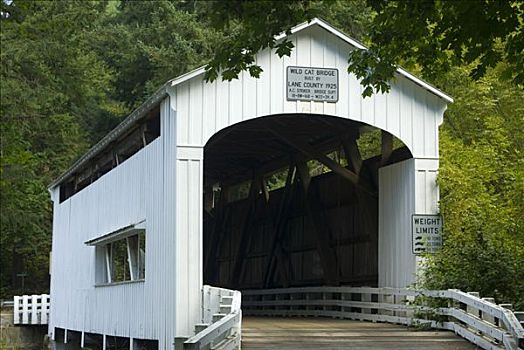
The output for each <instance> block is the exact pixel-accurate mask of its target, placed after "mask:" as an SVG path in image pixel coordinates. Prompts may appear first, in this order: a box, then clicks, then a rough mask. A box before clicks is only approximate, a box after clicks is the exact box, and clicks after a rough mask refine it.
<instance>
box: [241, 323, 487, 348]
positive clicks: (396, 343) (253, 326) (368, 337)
mask: <svg viewBox="0 0 524 350" xmlns="http://www.w3.org/2000/svg"><path fill="white" fill-rule="evenodd" d="M242 349H243V350H254V349H279V350H295V349H300V350H309V349H329V350H335V349H336V350H342V349H351V350H360V349H378V350H381V349H387V350H396V349H399V350H400V349H402V350H419V349H423V350H471V349H477V347H476V346H474V345H472V344H471V343H469V342H467V341H466V340H464V339H462V338H460V337H459V336H457V335H455V334H454V333H451V332H447V331H434V330H431V331H420V330H413V329H410V328H407V327H403V326H399V325H392V324H386V323H371V322H360V321H349V320H338V319H330V318H274V317H247V316H246V317H244V318H243V320H242Z"/></svg>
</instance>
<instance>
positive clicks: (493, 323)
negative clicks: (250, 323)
mask: <svg viewBox="0 0 524 350" xmlns="http://www.w3.org/2000/svg"><path fill="white" fill-rule="evenodd" d="M242 295H243V300H242V310H243V312H244V314H245V315H266V316H326V317H335V318H345V319H353V320H362V321H372V322H388V323H397V324H404V325H411V326H418V327H433V328H439V329H447V330H451V331H454V332H455V333H456V334H458V335H459V336H461V337H463V338H465V339H467V340H469V341H470V342H472V343H474V344H476V345H477V346H479V347H481V348H483V349H511V350H515V349H519V348H524V329H523V328H522V325H521V324H520V323H519V321H518V320H517V318H516V317H515V314H514V313H513V312H512V311H511V310H509V309H507V308H505V307H508V308H511V306H510V305H507V304H506V305H502V306H500V305H496V304H494V301H493V299H492V298H482V299H481V298H479V296H478V293H463V292H461V291H459V290H444V291H427V290H410V289H400V288H367V287H361V288H352V287H304V288H287V289H266V290H249V291H243V292H242ZM503 306H505V307H503Z"/></svg>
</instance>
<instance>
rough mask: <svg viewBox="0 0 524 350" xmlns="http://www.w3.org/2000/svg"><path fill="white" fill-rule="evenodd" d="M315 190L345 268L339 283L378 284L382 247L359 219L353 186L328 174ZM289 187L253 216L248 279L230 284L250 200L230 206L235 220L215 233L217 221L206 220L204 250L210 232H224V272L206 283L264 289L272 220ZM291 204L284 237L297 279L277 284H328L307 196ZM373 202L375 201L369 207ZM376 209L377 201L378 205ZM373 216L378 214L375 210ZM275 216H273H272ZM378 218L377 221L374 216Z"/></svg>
mask: <svg viewBox="0 0 524 350" xmlns="http://www.w3.org/2000/svg"><path fill="white" fill-rule="evenodd" d="M310 187H315V188H317V189H318V191H317V192H318V193H319V197H320V198H319V202H320V203H322V204H321V206H322V207H321V208H317V211H318V210H320V211H322V212H323V213H321V214H323V221H322V222H321V223H320V225H321V226H322V227H323V231H322V234H323V235H324V236H325V239H326V240H329V241H330V243H331V247H332V248H333V250H334V251H335V252H336V260H337V261H338V263H337V266H335V267H333V268H334V269H340V272H341V273H340V275H339V276H338V278H339V281H340V282H342V283H345V284H351V283H353V284H355V283H356V284H364V285H369V286H375V285H376V284H377V272H378V271H377V244H376V237H377V231H376V226H373V225H372V226H371V227H375V230H374V231H373V232H366V231H365V225H364V223H363V222H362V220H363V218H362V217H361V216H360V215H359V210H360V209H361V208H359V205H365V204H362V203H358V201H357V198H356V196H355V193H354V189H353V186H352V185H351V184H350V183H349V182H348V181H345V180H343V179H340V178H339V177H338V175H336V174H334V173H327V174H323V175H321V176H317V177H314V178H313V180H312V182H311V185H310ZM283 192H284V188H282V189H279V190H275V191H273V192H271V195H270V201H269V203H266V202H265V198H264V197H263V195H260V196H259V198H258V199H257V202H256V208H257V210H256V211H255V212H254V213H253V215H252V216H251V217H250V218H248V220H249V221H250V222H252V225H251V229H250V230H249V232H246V233H245V234H246V235H249V236H251V237H252V244H251V245H250V246H249V247H248V249H249V251H248V253H247V256H245V261H244V273H243V274H242V276H243V279H239V280H237V281H238V282H237V283H236V284H235V285H234V286H229V284H230V281H231V273H232V264H233V262H234V261H235V258H236V257H235V254H236V252H237V246H238V244H239V241H240V238H241V235H242V227H241V224H242V222H243V220H244V216H245V214H246V213H245V212H246V208H247V204H246V203H247V202H248V201H249V199H243V200H239V201H236V202H232V203H230V204H228V206H227V207H228V208H227V209H225V210H230V212H231V213H232V214H231V215H232V217H231V220H230V221H229V222H228V224H226V225H224V226H223V227H224V229H223V230H221V231H219V232H217V233H213V232H212V231H211V230H212V229H213V228H214V226H215V224H216V223H215V222H214V220H212V219H208V221H207V222H205V225H204V227H207V229H205V231H204V242H205V246H204V250H205V248H206V246H207V245H208V244H210V236H211V234H212V233H213V234H219V235H220V242H222V244H221V245H220V247H219V249H220V250H219V252H218V259H217V261H216V262H213V263H212V264H217V266H218V270H219V274H218V280H216V281H214V280H210V279H211V278H212V276H205V277H206V278H205V281H204V283H209V284H217V285H221V286H225V287H228V286H229V287H235V288H238V289H248V288H257V287H262V286H263V283H264V274H265V272H266V267H267V262H268V258H269V256H270V254H271V253H270V250H271V241H270V239H269V237H271V234H272V232H273V230H274V228H273V223H272V219H271V218H272V217H274V213H275V212H276V211H277V210H278V205H279V204H280V201H281V199H282V195H283ZM295 193H296V194H295V196H294V199H293V201H292V205H291V209H290V213H289V220H288V224H287V228H286V231H285V232H286V233H285V236H284V237H283V238H284V246H285V249H286V251H288V252H289V258H290V261H291V267H292V269H293V276H292V277H293V279H292V280H290V281H282V280H279V279H277V280H276V281H275V285H284V284H288V285H304V284H309V285H311V284H318V285H324V284H326V282H327V281H326V279H325V273H324V271H323V269H322V265H321V263H320V256H319V254H318V251H317V246H316V241H315V236H314V235H315V232H314V230H315V227H314V226H313V224H312V221H311V220H312V219H311V218H309V217H308V216H307V214H306V212H305V208H304V198H303V197H304V195H303V193H301V192H300V191H297V192H295ZM366 204H370V203H366ZM375 205H376V203H375ZM371 212H373V211H371ZM374 212H375V215H376V211H374ZM272 213H273V214H272ZM372 219H373V220H375V221H376V220H377V218H376V217H374V218H372ZM277 277H278V275H277Z"/></svg>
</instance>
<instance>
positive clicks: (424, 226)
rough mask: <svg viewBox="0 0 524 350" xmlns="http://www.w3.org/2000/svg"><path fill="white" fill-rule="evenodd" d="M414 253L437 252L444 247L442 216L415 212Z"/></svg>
mask: <svg viewBox="0 0 524 350" xmlns="http://www.w3.org/2000/svg"><path fill="white" fill-rule="evenodd" d="M411 230H412V237H413V243H412V246H413V253H414V254H421V253H435V252H436V251H437V250H439V249H440V248H442V217H441V216H440V215H425V214H413V215H412V216H411Z"/></svg>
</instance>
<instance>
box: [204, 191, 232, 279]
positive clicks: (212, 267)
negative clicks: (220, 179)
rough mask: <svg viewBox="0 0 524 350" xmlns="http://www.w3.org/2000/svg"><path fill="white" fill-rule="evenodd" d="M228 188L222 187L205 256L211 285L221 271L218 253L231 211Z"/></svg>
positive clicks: (206, 273)
mask: <svg viewBox="0 0 524 350" xmlns="http://www.w3.org/2000/svg"><path fill="white" fill-rule="evenodd" d="M228 191H229V188H228V187H222V190H221V192H220V199H219V201H218V203H217V208H216V215H215V222H214V227H213V230H212V231H211V234H210V237H208V239H209V240H210V243H209V245H208V246H207V249H206V253H205V254H204V271H205V275H206V277H207V278H208V280H209V283H213V282H216V279H217V278H216V277H217V275H218V271H219V267H220V266H219V264H217V263H216V259H217V253H218V252H219V248H220V242H221V238H223V237H221V235H222V232H224V228H225V226H226V222H227V219H228V217H229V215H228V214H229V210H228V208H227V193H228Z"/></svg>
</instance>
